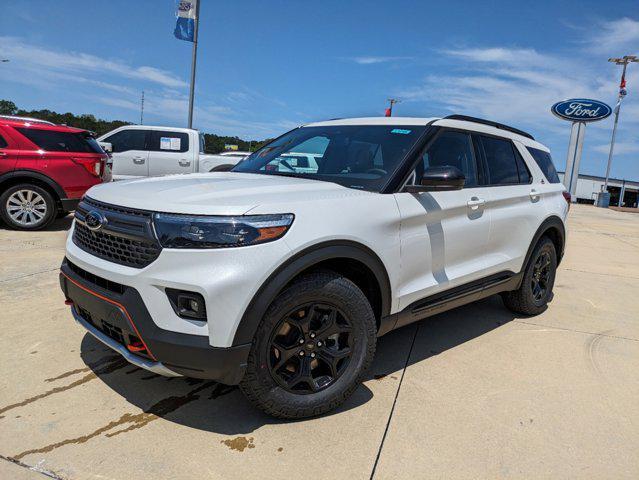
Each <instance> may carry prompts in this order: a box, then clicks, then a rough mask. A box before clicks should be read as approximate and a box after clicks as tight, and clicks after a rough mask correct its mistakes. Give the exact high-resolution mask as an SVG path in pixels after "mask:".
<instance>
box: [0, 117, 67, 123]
mask: <svg viewBox="0 0 639 480" xmlns="http://www.w3.org/2000/svg"><path fill="white" fill-rule="evenodd" d="M0 119H1V120H10V121H11V120H15V121H17V122H29V123H43V124H45V125H55V123H53V122H49V121H48V120H40V119H39V118H33V117H18V116H15V115H0Z"/></svg>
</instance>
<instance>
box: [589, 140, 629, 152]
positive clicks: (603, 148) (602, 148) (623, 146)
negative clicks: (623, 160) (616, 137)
mask: <svg viewBox="0 0 639 480" xmlns="http://www.w3.org/2000/svg"><path fill="white" fill-rule="evenodd" d="M592 149H593V150H594V151H595V152H598V153H605V154H606V155H608V152H609V151H610V143H603V144H601V145H597V146H595V147H592ZM627 153H639V143H633V142H615V150H614V154H615V155H624V154H627Z"/></svg>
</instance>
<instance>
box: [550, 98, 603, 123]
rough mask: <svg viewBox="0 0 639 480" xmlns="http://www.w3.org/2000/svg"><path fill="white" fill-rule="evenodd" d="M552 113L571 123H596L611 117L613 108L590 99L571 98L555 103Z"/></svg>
mask: <svg viewBox="0 0 639 480" xmlns="http://www.w3.org/2000/svg"><path fill="white" fill-rule="evenodd" d="M550 110H551V111H552V113H554V114H555V115H557V116H558V117H559V118H563V119H564V120H570V121H571V122H595V121H597V120H603V119H604V118H606V117H608V116H610V114H611V113H612V108H610V107H609V106H608V105H606V104H605V103H603V102H599V101H597V100H590V99H588V98H571V99H570V100H564V101H563V102H559V103H555V104H554V105H553V106H552V108H551V109H550Z"/></svg>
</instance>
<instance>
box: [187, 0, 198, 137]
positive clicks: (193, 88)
mask: <svg viewBox="0 0 639 480" xmlns="http://www.w3.org/2000/svg"><path fill="white" fill-rule="evenodd" d="M200 3H201V2H200V0H198V1H197V2H196V3H195V28H194V30H193V57H192V59H191V91H190V92H189V128H193V97H194V94H195V64H196V62H197V31H198V27H199V25H200Z"/></svg>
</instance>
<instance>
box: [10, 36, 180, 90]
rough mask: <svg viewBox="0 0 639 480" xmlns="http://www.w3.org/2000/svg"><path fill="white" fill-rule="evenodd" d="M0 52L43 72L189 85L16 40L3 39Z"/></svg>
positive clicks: (152, 71)
mask: <svg viewBox="0 0 639 480" xmlns="http://www.w3.org/2000/svg"><path fill="white" fill-rule="evenodd" d="M0 45H1V50H0V52H1V53H2V55H3V56H4V57H7V58H9V59H11V62H12V64H15V65H17V67H18V68H19V67H23V68H24V67H26V68H33V67H37V68H38V69H39V70H40V71H41V72H43V73H47V72H66V73H74V74H85V75H87V74H100V73H102V74H111V75H114V76H117V77H121V78H129V79H136V80H143V81H147V82H152V83H155V84H158V85H162V86H164V87H180V88H181V87H185V86H187V83H186V82H185V81H184V80H182V79H181V78H179V77H177V76H176V75H174V74H173V73H171V72H168V71H166V70H161V69H159V68H155V67H151V66H147V65H143V66H139V67H136V66H132V65H128V64H126V63H124V62H121V61H119V60H109V59H104V58H101V57H98V56H95V55H89V54H87V53H82V52H74V51H57V50H51V49H48V48H46V47H41V46H38V45H33V44H30V43H26V42H24V41H23V40H21V39H19V38H16V37H0Z"/></svg>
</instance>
